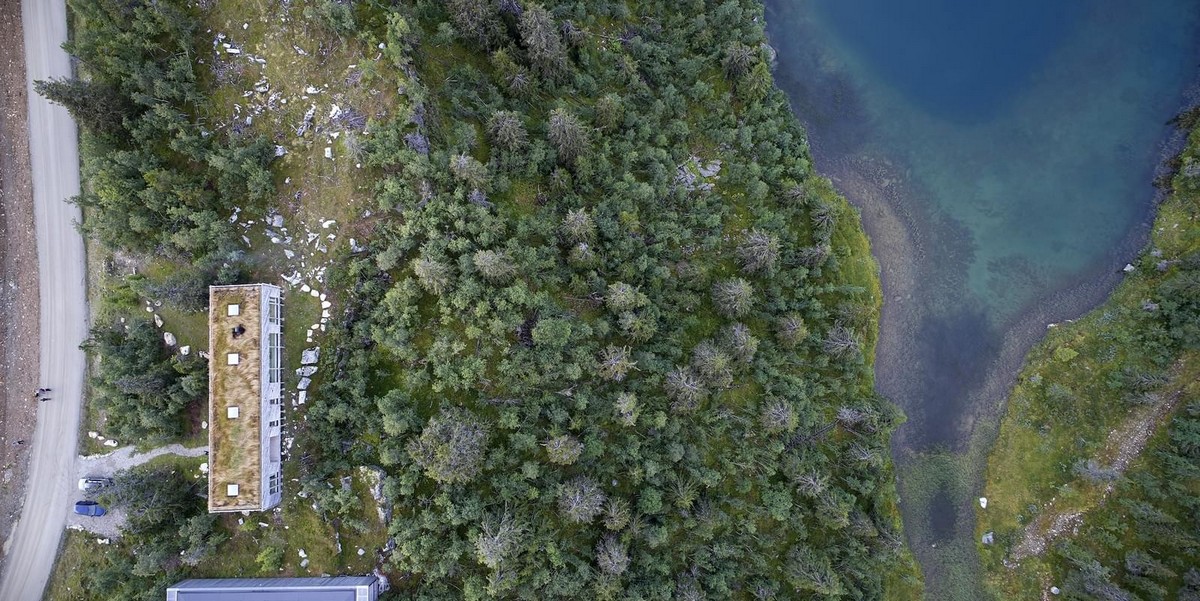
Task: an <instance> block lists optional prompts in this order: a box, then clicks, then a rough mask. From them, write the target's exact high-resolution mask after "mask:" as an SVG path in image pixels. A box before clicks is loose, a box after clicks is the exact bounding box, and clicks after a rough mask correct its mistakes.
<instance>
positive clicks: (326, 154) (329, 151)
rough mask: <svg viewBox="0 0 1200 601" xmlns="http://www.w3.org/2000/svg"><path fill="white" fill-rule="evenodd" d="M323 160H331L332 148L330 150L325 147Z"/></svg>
mask: <svg viewBox="0 0 1200 601" xmlns="http://www.w3.org/2000/svg"><path fill="white" fill-rule="evenodd" d="M325 158H327V159H332V158H333V148H331V147H329V146H326V147H325Z"/></svg>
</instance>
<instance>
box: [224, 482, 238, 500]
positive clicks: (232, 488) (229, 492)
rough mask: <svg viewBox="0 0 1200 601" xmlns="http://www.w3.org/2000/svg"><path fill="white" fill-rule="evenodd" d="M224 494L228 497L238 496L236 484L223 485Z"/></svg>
mask: <svg viewBox="0 0 1200 601" xmlns="http://www.w3.org/2000/svg"><path fill="white" fill-rule="evenodd" d="M225 496H228V497H236V496H238V485H236V484H230V485H228V486H226V487H225Z"/></svg>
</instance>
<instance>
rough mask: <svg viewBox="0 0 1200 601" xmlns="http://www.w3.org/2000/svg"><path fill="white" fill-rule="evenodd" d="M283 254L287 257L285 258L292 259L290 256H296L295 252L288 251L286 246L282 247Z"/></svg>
mask: <svg viewBox="0 0 1200 601" xmlns="http://www.w3.org/2000/svg"><path fill="white" fill-rule="evenodd" d="M283 256H285V257H287V258H289V259H292V258H294V257H295V256H296V253H294V252H292V251H290V250H288V249H286V248H285V249H283Z"/></svg>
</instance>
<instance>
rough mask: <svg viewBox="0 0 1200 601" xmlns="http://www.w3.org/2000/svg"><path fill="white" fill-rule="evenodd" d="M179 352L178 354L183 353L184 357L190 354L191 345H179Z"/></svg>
mask: <svg viewBox="0 0 1200 601" xmlns="http://www.w3.org/2000/svg"><path fill="white" fill-rule="evenodd" d="M179 354H180V355H183V356H184V357H186V356H188V355H190V354H192V347H191V345H188V346H181V347H179Z"/></svg>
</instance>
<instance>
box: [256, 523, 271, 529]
mask: <svg viewBox="0 0 1200 601" xmlns="http://www.w3.org/2000/svg"><path fill="white" fill-rule="evenodd" d="M258 527H259V528H270V527H271V525H270V524H268V523H266V522H259V523H258Z"/></svg>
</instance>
